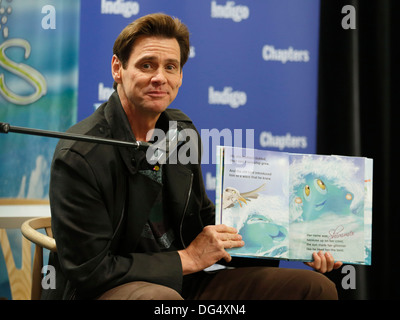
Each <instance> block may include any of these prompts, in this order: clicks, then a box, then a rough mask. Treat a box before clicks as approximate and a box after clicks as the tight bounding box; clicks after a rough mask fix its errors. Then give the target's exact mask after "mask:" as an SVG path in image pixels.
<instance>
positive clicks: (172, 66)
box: [166, 64, 177, 71]
mask: <svg viewBox="0 0 400 320" xmlns="http://www.w3.org/2000/svg"><path fill="white" fill-rule="evenodd" d="M166 69H167V70H169V71H174V70H176V69H177V67H176V66H175V65H173V64H169V65H167V67H166Z"/></svg>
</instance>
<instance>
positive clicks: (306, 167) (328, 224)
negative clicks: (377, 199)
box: [289, 154, 365, 263]
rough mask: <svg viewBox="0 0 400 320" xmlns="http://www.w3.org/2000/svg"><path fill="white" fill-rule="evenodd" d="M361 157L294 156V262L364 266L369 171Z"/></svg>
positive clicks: (291, 175)
mask: <svg viewBox="0 0 400 320" xmlns="http://www.w3.org/2000/svg"><path fill="white" fill-rule="evenodd" d="M364 164H365V159H364V158H356V157H339V156H320V155H296V154H291V155H290V200H289V201H290V239H291V241H290V249H291V253H290V258H291V259H294V260H303V261H304V260H311V258H312V253H313V252H318V251H319V250H322V251H324V252H326V251H329V252H331V253H332V255H333V257H334V258H335V260H338V261H343V262H346V263H363V262H364V259H365V257H364V243H365V239H364V197H365V190H364V180H365V178H364V174H365V169H364Z"/></svg>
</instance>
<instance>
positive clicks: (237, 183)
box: [217, 147, 289, 258]
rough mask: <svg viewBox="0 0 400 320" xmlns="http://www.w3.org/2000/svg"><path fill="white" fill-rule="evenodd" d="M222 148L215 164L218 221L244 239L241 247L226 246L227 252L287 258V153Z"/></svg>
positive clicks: (235, 254)
mask: <svg viewBox="0 0 400 320" xmlns="http://www.w3.org/2000/svg"><path fill="white" fill-rule="evenodd" d="M223 149H224V160H223V161H224V162H223V169H222V170H221V168H219V172H220V173H221V177H222V183H221V185H220V186H219V188H220V193H219V194H220V197H221V198H222V201H219V203H220V212H221V220H220V222H221V223H223V224H226V225H229V226H232V227H235V228H236V229H237V230H238V231H239V234H241V235H242V237H243V240H244V242H245V246H244V247H243V248H233V249H229V250H228V252H229V253H230V254H231V255H233V256H253V257H254V256H255V257H263V258H268V257H277V258H287V257H288V250H289V235H288V234H289V205H288V190H289V189H288V183H289V170H288V168H289V158H288V154H286V153H281V152H273V151H266V150H253V149H242V148H232V147H224V148H223ZM221 191H222V192H221ZM217 194H218V192H217Z"/></svg>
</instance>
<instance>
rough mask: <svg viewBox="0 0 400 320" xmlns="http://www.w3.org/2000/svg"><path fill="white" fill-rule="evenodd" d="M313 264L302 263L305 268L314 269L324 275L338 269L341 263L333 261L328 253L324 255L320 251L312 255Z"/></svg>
mask: <svg viewBox="0 0 400 320" xmlns="http://www.w3.org/2000/svg"><path fill="white" fill-rule="evenodd" d="M313 259H314V261H313V262H304V264H306V265H307V266H309V267H311V268H314V269H315V270H316V271H318V272H321V273H325V272H330V271H332V270H333V269H338V268H340V267H341V266H342V264H343V263H342V262H340V261H336V262H335V259H333V257H332V255H331V254H330V253H329V252H326V253H325V254H324V253H323V252H322V251H319V252H318V253H316V252H314V253H313Z"/></svg>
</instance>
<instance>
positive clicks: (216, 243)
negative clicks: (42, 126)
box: [44, 14, 340, 299]
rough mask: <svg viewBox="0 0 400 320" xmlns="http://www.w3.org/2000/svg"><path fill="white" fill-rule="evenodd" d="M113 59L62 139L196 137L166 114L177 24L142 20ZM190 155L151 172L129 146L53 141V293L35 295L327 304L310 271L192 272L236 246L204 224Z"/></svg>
mask: <svg viewBox="0 0 400 320" xmlns="http://www.w3.org/2000/svg"><path fill="white" fill-rule="evenodd" d="M113 53H114V55H113V57H112V61H111V69H112V76H113V78H114V88H115V90H116V91H115V92H114V93H113V94H112V95H111V97H110V98H109V100H108V101H107V102H106V103H104V104H103V105H102V106H101V107H100V108H99V109H98V110H96V111H95V112H94V113H93V115H91V116H90V117H88V118H87V119H85V120H83V121H81V122H80V123H78V124H77V125H75V126H74V127H72V128H71V129H70V131H72V132H76V133H83V134H87V135H96V136H100V137H106V138H113V139H117V140H125V141H135V140H136V141H145V142H147V141H149V140H150V139H152V136H151V133H152V132H154V129H159V130H163V132H167V130H168V128H169V124H170V123H171V122H172V123H177V126H178V127H179V128H180V129H182V130H193V131H195V130H196V129H195V127H194V125H193V123H192V121H191V120H190V119H189V118H188V117H187V116H186V115H185V114H183V113H182V112H180V111H179V110H175V109H167V107H168V106H169V105H170V104H171V102H172V101H173V100H174V99H175V97H176V96H177V94H178V90H179V88H180V86H181V85H182V76H183V73H182V68H183V65H184V64H185V63H186V61H187V59H188V55H189V32H188V30H187V28H186V26H185V25H183V24H182V23H181V22H180V21H179V20H178V19H173V18H171V17H169V16H167V15H164V14H152V15H148V16H144V17H142V18H139V19H138V20H136V21H134V22H133V23H131V24H130V25H128V26H127V27H126V28H125V29H124V30H123V31H122V32H121V34H120V35H119V36H118V38H117V39H116V41H115V44H114V50H113ZM195 132H197V131H195ZM149 133H150V134H149ZM198 140H200V139H198ZM199 143H200V142H199ZM192 144H193V142H192ZM183 146H184V145H183ZM183 146H180V147H181V148H182V147H183ZM195 150H200V145H195ZM190 151H191V152H193V148H192V149H191V150H190ZM197 153H198V154H197V161H192V162H190V163H187V164H183V163H180V162H179V161H178V163H177V164H170V163H166V164H161V165H160V164H156V165H154V164H150V163H149V161H148V160H149V159H148V157H146V152H145V151H141V150H136V149H134V148H126V147H112V146H109V145H102V144H90V143H84V142H71V141H60V143H59V145H58V146H57V148H56V151H55V155H54V159H53V164H52V172H51V181H50V202H51V212H52V228H53V233H54V236H55V239H56V243H57V250H58V251H57V253H51V255H50V262H49V264H52V265H53V266H54V267H55V268H56V275H57V277H56V281H57V283H56V289H55V290H45V292H44V297H46V298H56V299H183V298H197V299H241V298H243V299H255V298H257V299H269V298H276V299H286V298H293V299H303V298H321V299H334V298H336V297H337V295H336V290H335V287H334V285H333V284H332V283H331V282H330V281H329V280H327V278H326V277H325V276H323V275H321V274H320V273H317V272H313V271H308V270H289V269H280V268H271V267H253V268H251V269H249V268H234V269H232V268H228V269H226V270H222V271H219V272H214V273H210V272H208V273H207V272H204V271H202V270H203V269H205V268H207V267H209V266H211V265H213V264H215V263H216V262H218V261H220V260H224V261H225V262H226V263H229V262H231V260H232V258H231V257H230V255H229V254H228V253H227V252H226V251H225V249H226V248H232V247H240V246H243V245H244V243H243V241H242V239H241V236H240V235H238V233H237V231H236V230H235V229H234V228H231V227H229V226H225V225H214V205H213V204H212V202H211V201H210V200H209V199H208V197H207V195H206V192H205V189H204V184H203V181H202V174H201V167H200V158H201V156H200V152H197ZM178 160H179V159H178ZM314 259H315V260H314V262H313V263H311V264H310V265H311V266H313V267H314V268H315V269H317V270H319V271H321V272H322V273H323V272H326V271H330V270H332V269H333V268H337V267H339V266H340V263H335V262H334V260H333V258H332V257H331V256H330V255H329V254H325V255H324V254H322V253H319V254H316V253H315V254H314ZM221 284H223V286H221Z"/></svg>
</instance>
